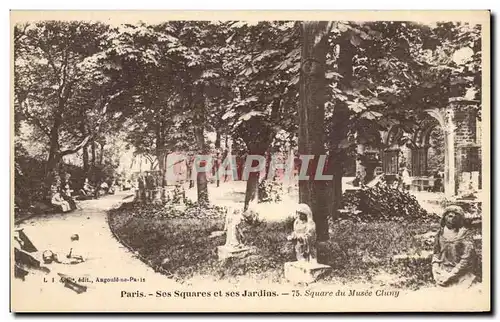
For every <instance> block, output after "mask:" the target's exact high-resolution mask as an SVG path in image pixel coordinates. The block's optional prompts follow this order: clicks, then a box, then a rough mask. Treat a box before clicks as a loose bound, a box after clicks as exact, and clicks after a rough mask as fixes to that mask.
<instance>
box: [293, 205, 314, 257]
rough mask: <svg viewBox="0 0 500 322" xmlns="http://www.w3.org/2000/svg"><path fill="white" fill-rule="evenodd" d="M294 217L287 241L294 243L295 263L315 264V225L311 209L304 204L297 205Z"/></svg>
mask: <svg viewBox="0 0 500 322" xmlns="http://www.w3.org/2000/svg"><path fill="white" fill-rule="evenodd" d="M296 216H297V218H296V219H295V222H294V224H293V233H292V234H291V235H289V236H288V237H287V239H288V240H289V241H294V242H295V255H296V256H297V261H299V262H310V263H317V256H316V224H315V223H314V220H313V216H312V211H311V208H310V207H309V206H308V205H306V204H299V206H298V207H297V211H296Z"/></svg>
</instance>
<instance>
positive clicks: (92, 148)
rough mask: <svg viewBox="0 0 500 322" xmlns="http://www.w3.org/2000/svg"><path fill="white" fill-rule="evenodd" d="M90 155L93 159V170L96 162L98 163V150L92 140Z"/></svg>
mask: <svg viewBox="0 0 500 322" xmlns="http://www.w3.org/2000/svg"><path fill="white" fill-rule="evenodd" d="M90 153H91V157H92V158H91V159H90V164H91V165H92V168H95V161H96V150H95V141H94V140H92V142H91V143H90Z"/></svg>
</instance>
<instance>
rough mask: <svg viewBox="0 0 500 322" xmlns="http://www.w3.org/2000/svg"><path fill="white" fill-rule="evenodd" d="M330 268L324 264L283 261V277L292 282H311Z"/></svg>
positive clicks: (329, 270) (326, 272)
mask: <svg viewBox="0 0 500 322" xmlns="http://www.w3.org/2000/svg"><path fill="white" fill-rule="evenodd" d="M331 270H332V268H331V267H330V266H328V265H325V264H319V263H310V262H299V261H296V262H287V263H285V278H286V279H287V280H289V281H290V282H294V283H313V282H315V281H317V280H318V279H320V278H322V277H323V276H324V275H326V274H328V273H330V272H331Z"/></svg>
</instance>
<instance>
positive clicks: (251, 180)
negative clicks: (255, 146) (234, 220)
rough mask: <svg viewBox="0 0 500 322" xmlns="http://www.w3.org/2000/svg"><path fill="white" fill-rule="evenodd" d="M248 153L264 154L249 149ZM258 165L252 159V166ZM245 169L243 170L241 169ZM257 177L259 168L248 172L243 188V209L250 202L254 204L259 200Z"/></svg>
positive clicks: (244, 209) (247, 206)
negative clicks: (244, 187)
mask: <svg viewBox="0 0 500 322" xmlns="http://www.w3.org/2000/svg"><path fill="white" fill-rule="evenodd" d="M248 155H260V156H264V153H263V152H261V151H257V152H255V151H250V152H249V154H248ZM245 164H246V162H245ZM257 165H258V161H257V160H253V161H252V167H256V166H257ZM243 171H245V170H243ZM259 178H260V170H259V171H252V172H250V173H249V174H248V180H247V185H246V190H245V204H244V206H243V211H246V210H247V209H248V208H249V206H250V205H251V204H255V203H258V202H259Z"/></svg>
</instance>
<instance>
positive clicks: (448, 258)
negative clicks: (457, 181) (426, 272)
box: [432, 206, 476, 287]
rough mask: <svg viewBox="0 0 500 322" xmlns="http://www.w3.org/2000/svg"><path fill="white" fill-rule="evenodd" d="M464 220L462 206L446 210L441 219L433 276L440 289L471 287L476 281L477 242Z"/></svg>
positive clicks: (433, 262)
mask: <svg viewBox="0 0 500 322" xmlns="http://www.w3.org/2000/svg"><path fill="white" fill-rule="evenodd" d="M464 220H465V215H464V211H463V209H462V208H461V207H459V206H450V207H448V208H446V209H445V211H444V213H443V217H442V218H441V228H440V229H439V232H438V233H437V235H436V240H435V244H434V255H433V257H432V275H433V277H434V280H435V281H436V284H437V285H439V286H451V285H460V286H463V287H470V286H471V285H472V283H473V282H474V280H475V278H476V277H475V276H474V274H473V273H472V272H473V268H474V264H475V260H476V253H475V250H474V241H473V239H472V236H471V234H470V233H469V231H468V230H467V229H466V228H465V227H464Z"/></svg>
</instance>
